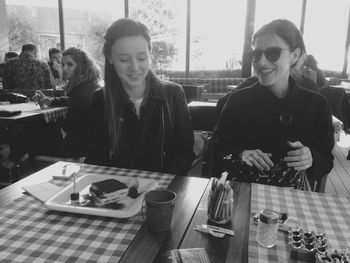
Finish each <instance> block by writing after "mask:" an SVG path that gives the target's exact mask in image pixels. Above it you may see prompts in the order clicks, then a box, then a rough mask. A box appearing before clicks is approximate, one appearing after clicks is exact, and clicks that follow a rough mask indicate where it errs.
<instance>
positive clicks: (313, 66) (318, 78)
mask: <svg viewBox="0 0 350 263" xmlns="http://www.w3.org/2000/svg"><path fill="white" fill-rule="evenodd" d="M303 66H304V68H303V71H304V70H305V71H306V70H312V71H314V72H315V74H316V75H315V76H314V77H313V80H314V81H315V82H316V84H317V86H318V88H323V87H325V86H326V85H327V80H326V78H325V77H324V75H323V72H322V70H321V69H319V67H318V66H317V60H316V59H315V58H314V56H313V55H307V57H306V58H305V61H304V65H303Z"/></svg>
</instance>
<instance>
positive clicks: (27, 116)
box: [0, 102, 67, 125]
mask: <svg viewBox="0 0 350 263" xmlns="http://www.w3.org/2000/svg"><path fill="white" fill-rule="evenodd" d="M0 110H6V111H17V110H20V111H22V112H21V113H20V114H18V115H15V116H11V117H0V124H3V125H13V124H15V123H19V122H21V123H24V122H29V121H32V120H34V119H39V118H42V117H44V119H45V121H46V122H52V121H56V120H57V119H58V118H64V116H65V114H66V113H67V107H54V108H46V109H40V107H39V105H36V104H35V103H34V102H28V103H16V104H8V105H0Z"/></svg>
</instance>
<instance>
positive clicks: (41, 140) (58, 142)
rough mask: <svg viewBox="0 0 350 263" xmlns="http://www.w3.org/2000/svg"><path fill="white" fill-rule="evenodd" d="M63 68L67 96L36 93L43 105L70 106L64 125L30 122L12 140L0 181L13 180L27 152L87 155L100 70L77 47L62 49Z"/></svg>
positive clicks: (70, 155)
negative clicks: (16, 167) (90, 123)
mask: <svg viewBox="0 0 350 263" xmlns="http://www.w3.org/2000/svg"><path fill="white" fill-rule="evenodd" d="M62 69H63V77H64V79H66V80H68V84H67V87H66V91H67V96H66V97H57V98H50V97H46V96H45V95H44V94H43V93H42V92H40V91H37V94H36V96H35V99H36V101H37V102H38V103H39V104H40V105H41V106H42V107H43V106H48V107H57V106H68V111H67V115H66V118H65V119H64V121H63V123H62V126H60V127H57V126H58V125H57V124H56V125H55V124H51V123H49V124H46V123H43V122H42V121H41V120H40V121H37V122H35V123H33V122H30V123H29V124H28V125H27V126H26V127H25V128H24V129H23V130H22V131H21V132H20V134H17V136H15V138H13V140H12V141H11V142H10V151H11V152H10V155H9V157H8V159H5V160H4V161H3V162H2V163H1V166H0V174H1V176H0V181H4V179H7V181H10V182H11V172H12V168H14V167H15V166H16V164H17V163H18V162H19V160H20V159H21V158H22V157H23V156H24V154H25V153H27V152H28V153H30V154H31V155H32V156H35V155H37V154H49V155H54V156H62V157H75V158H76V157H81V156H85V155H86V153H87V144H88V143H87V140H88V137H89V135H88V123H89V116H90V114H91V112H90V111H91V101H92V97H93V94H94V92H95V90H96V89H97V88H99V87H100V86H99V84H98V82H99V81H100V79H101V72H100V69H99V68H98V67H97V65H96V64H95V63H94V61H93V60H92V58H90V57H89V56H88V55H87V53H85V52H84V51H83V50H81V49H78V48H74V47H72V48H68V49H66V50H65V51H64V52H63V58H62ZM102 118H103V117H102Z"/></svg>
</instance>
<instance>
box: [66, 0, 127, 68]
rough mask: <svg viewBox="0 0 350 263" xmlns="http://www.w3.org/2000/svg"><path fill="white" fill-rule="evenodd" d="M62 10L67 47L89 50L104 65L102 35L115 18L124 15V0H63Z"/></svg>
mask: <svg viewBox="0 0 350 263" xmlns="http://www.w3.org/2000/svg"><path fill="white" fill-rule="evenodd" d="M63 11H64V28H65V47H66V48H68V47H79V48H82V49H84V50H86V51H88V52H89V53H90V54H91V55H92V56H93V57H94V59H95V60H96V61H97V63H98V64H99V65H100V67H101V69H103V67H104V57H103V55H102V46H103V42H104V40H103V37H104V34H105V33H106V29H107V27H108V26H109V25H110V24H111V23H112V22H113V21H115V20H116V19H118V18H121V17H124V0H98V1H96V0H74V1H66V0H64V1H63Z"/></svg>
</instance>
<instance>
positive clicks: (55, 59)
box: [47, 47, 64, 86]
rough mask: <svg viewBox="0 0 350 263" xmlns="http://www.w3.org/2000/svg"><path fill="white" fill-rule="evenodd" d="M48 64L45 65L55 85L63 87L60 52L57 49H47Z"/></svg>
mask: <svg viewBox="0 0 350 263" xmlns="http://www.w3.org/2000/svg"><path fill="white" fill-rule="evenodd" d="M49 59H50V60H49V62H48V63H47V64H48V65H49V67H50V70H51V74H52V77H53V79H54V83H55V85H56V86H57V85H63V84H64V82H63V73H62V67H61V64H62V52H61V50H59V49H58V48H55V47H53V48H50V49H49Z"/></svg>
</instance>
